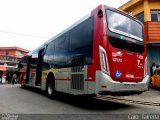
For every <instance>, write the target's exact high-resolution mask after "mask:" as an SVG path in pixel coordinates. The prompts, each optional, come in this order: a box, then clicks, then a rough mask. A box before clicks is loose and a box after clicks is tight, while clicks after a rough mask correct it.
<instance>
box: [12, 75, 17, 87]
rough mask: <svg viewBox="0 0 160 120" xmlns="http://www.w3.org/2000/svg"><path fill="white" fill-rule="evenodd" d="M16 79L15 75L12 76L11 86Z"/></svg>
mask: <svg viewBox="0 0 160 120" xmlns="http://www.w3.org/2000/svg"><path fill="white" fill-rule="evenodd" d="M16 79H17V75H16V74H13V76H12V85H14V84H15V82H16Z"/></svg>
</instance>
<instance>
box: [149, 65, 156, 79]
mask: <svg viewBox="0 0 160 120" xmlns="http://www.w3.org/2000/svg"><path fill="white" fill-rule="evenodd" d="M156 68H157V67H156V64H155V63H154V62H153V63H152V66H151V68H150V75H151V77H152V76H153V74H154V71H155V70H156Z"/></svg>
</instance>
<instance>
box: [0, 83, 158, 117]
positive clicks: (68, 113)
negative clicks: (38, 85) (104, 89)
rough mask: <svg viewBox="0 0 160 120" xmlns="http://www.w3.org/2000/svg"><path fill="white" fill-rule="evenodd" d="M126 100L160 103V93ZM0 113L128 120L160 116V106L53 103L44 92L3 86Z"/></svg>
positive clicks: (80, 101) (91, 101) (81, 100)
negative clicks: (148, 115)
mask: <svg viewBox="0 0 160 120" xmlns="http://www.w3.org/2000/svg"><path fill="white" fill-rule="evenodd" d="M126 98H129V99H140V100H147V101H152V102H154V101H155V102H158V101H160V91H157V90H154V89H150V91H147V92H145V93H143V94H142V95H140V96H129V97H126ZM0 113H3V114H4V115H5V114H6V113H10V114H20V115H22V114H25V115H26V114H27V115H29V114H32V117H31V116H29V118H30V117H31V118H33V117H35V118H36V117H37V115H38V117H39V116H41V117H40V118H43V117H44V116H45V115H46V114H49V115H50V116H48V118H47V119H49V118H53V116H52V115H54V117H55V118H56V117H59V118H66V117H67V118H66V119H70V117H71V118H72V119H73V118H82V119H84V120H85V119H87V118H92V119H102V120H103V119H105V118H106V116H105V115H107V117H108V119H111V118H113V117H115V115H116V116H119V119H121V117H120V116H122V115H121V114H123V115H124V116H123V117H125V118H126V119H127V116H128V115H129V114H155V113H160V106H149V105H138V104H128V103H118V102H110V101H105V100H98V99H95V98H91V99H85V98H77V97H73V96H68V95H65V96H63V97H62V96H61V97H58V98H57V99H55V100H52V99H49V98H47V97H46V96H45V94H43V93H42V92H40V91H37V90H28V89H22V88H20V85H0ZM44 114H45V115H44ZM42 115H43V116H42ZM61 115H63V117H62V116H61ZM79 116H81V117H79ZM159 117H160V116H159ZM115 118H116V117H115ZM44 119H45V118H44ZM122 119H124V118H122ZM79 120H80V119H79Z"/></svg>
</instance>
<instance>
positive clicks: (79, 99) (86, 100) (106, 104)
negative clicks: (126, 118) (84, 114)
mask: <svg viewBox="0 0 160 120" xmlns="http://www.w3.org/2000/svg"><path fill="white" fill-rule="evenodd" d="M20 89H22V88H20ZM23 89H24V88H23ZM24 90H29V91H30V92H34V93H38V94H39V95H43V96H45V97H47V95H46V93H45V92H44V91H42V90H39V89H36V88H32V87H27V88H25V89H24ZM49 99H50V98H49ZM52 100H53V101H59V102H63V103H65V104H69V105H72V106H76V107H79V108H82V109H88V110H92V111H94V110H95V111H97V110H99V111H101V110H102V111H103V110H118V109H128V108H130V107H133V106H132V105H127V104H125V103H118V102H111V101H104V100H100V99H96V98H94V97H89V96H75V95H70V94H65V93H59V92H58V93H56V97H55V98H53V99H52Z"/></svg>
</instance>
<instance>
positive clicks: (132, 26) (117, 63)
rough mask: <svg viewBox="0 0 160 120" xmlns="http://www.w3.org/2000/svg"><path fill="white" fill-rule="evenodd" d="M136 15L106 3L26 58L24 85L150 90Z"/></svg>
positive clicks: (94, 91) (76, 90) (80, 90)
mask: <svg viewBox="0 0 160 120" xmlns="http://www.w3.org/2000/svg"><path fill="white" fill-rule="evenodd" d="M143 32H144V31H143V25H142V23H141V22H139V21H138V20H137V19H136V18H135V17H132V16H130V15H128V14H127V13H125V12H122V11H120V10H117V9H115V8H111V7H108V6H105V5H99V6H98V7H97V8H95V9H94V10H92V11H91V13H90V14H88V15H87V16H85V17H84V18H82V19H81V20H79V21H78V22H76V23H75V24H73V25H72V26H70V27H69V28H67V29H65V30H64V31H63V32H61V33H59V34H58V35H56V36H55V37H53V38H51V39H50V40H48V41H47V42H45V43H44V44H42V45H41V46H40V47H38V48H37V49H35V50H34V51H33V52H31V53H29V54H27V55H26V56H24V57H23V58H22V60H21V61H20V65H21V68H20V71H21V72H22V75H21V81H22V82H21V85H22V86H31V87H36V88H40V89H41V90H45V91H46V92H47V95H48V96H49V97H51V96H54V95H55V92H57V91H58V92H63V93H69V94H73V95H98V94H110V95H112V94H113V95H114V94H116V95H118V94H121V93H127V95H128V94H135V93H136V94H140V93H142V92H144V91H146V90H147V89H148V81H149V75H148V72H147V57H146V40H145V39H144V37H143V36H144V35H143Z"/></svg>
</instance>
